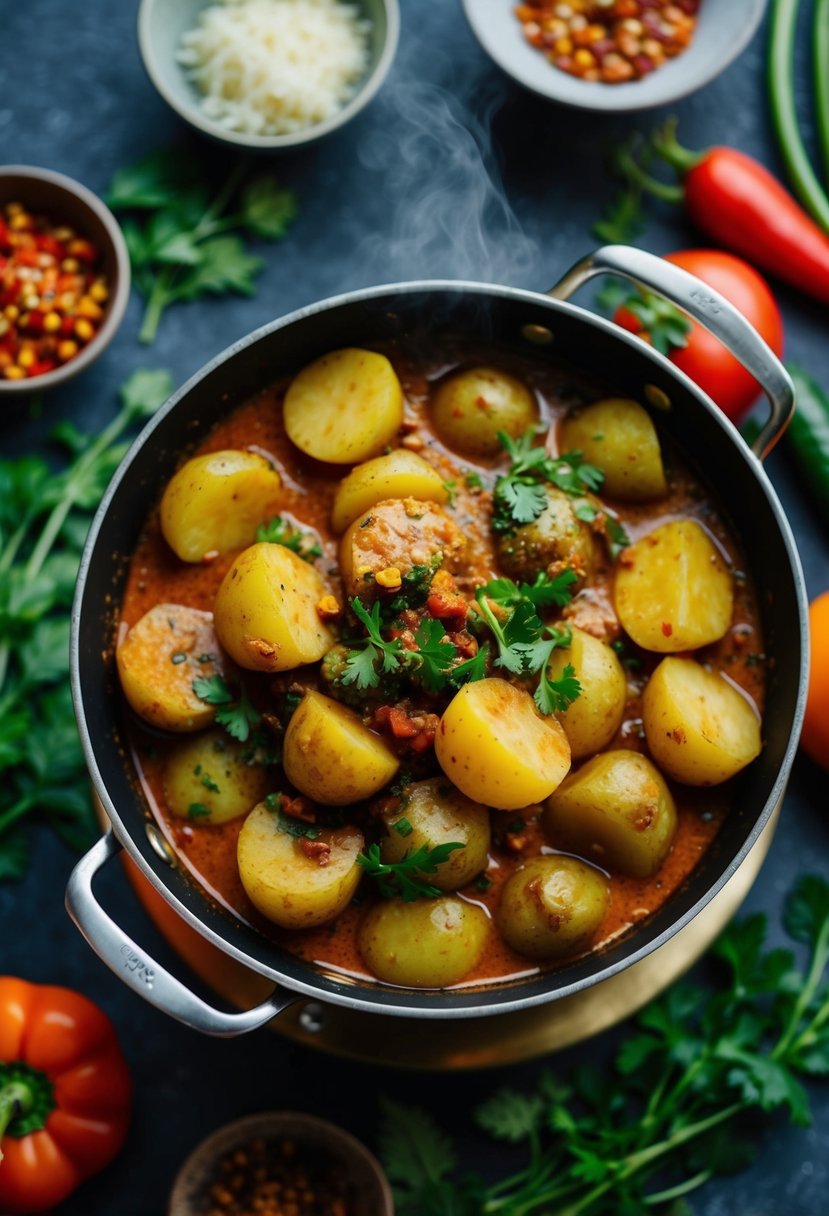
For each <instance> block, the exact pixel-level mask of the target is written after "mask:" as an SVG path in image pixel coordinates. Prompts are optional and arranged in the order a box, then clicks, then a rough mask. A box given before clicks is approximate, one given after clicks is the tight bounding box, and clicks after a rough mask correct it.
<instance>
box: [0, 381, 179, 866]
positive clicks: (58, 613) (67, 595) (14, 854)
mask: <svg viewBox="0 0 829 1216" xmlns="http://www.w3.org/2000/svg"><path fill="white" fill-rule="evenodd" d="M171 389H172V381H171V379H170V376H169V374H168V373H167V372H163V371H143V370H142V371H137V372H134V373H133V374H132V375H131V376H130V377H129V379H128V380H126V381H125V382H124V384H123V385H122V386H121V389H120V391H119V397H120V409H119V410H118V411H117V412H116V414H115V416H114V417H113V418H112V420H111V421H110V422H109V423H108V424H107V425H106V426H105V427H103V428H102V429H101V430H100V431H99V432H98V434H96V435H86V434H84V433H82V432H81V431H80V430H79V429H78V428H77V427H76V426H74V425H73V424H70V423H68V422H64V423H57V424H56V425H55V426H54V428H53V430H52V432H51V439H52V440H53V441H54V443H56V444H57V445H59V447H60V449H61V455H62V459H61V461H60V463H56V464H55V465H51V464H49V463H47V461H45V460H43V459H42V458H41V457H39V456H26V455H23V456H18V457H15V458H8V459H0V881H6V880H12V879H17V878H20V877H21V876H22V875H23V874H24V873H25V871H26V868H27V866H28V860H29V853H28V842H27V835H26V831H25V828H24V826H23V825H24V821H25V820H26V818H27V817H28V816H31V815H34V814H38V815H40V816H42V817H43V818H44V819H45V820H46V821H47V822H48V823H49V824H50V825H51V826H52V827H53V828H54V829H55V831H56V832H57V833H58V835H59V836H60V837H61V838H62V839H63V840H64V841H65V842H66V843H67V844H69V845H70V847H71V848H78V849H83V848H87V847H88V846H89V845H90V844H91V843H92V841H93V840H94V839H95V836H96V834H97V832H98V828H97V827H96V824H95V818H94V814H93V812H92V807H91V804H90V799H89V780H88V775H87V771H86V765H85V762H84V758H83V752H82V750H81V744H80V739H79V738H78V732H77V729H76V726H75V718H74V714H73V711H72V697H71V692H70V689H69V616H70V609H71V604H72V594H73V588H74V585H75V580H76V577H77V573H78V565H79V562H80V557H81V551H82V549H83V546H84V542H85V540H86V534H87V531H88V529H89V524H90V521H91V519H92V512H93V511H94V510H95V508H96V507H97V505H98V502H99V501H100V498H101V495H102V494H103V492H104V490H105V488H106V486H107V484H108V482H109V480H110V478H111V477H112V474H113V472H114V471H115V468H116V467H117V465H118V464H119V462H120V460H121V459H122V457H123V455H124V453H125V451H126V446H127V445H126V444H125V443H124V442H123V436H124V434H125V432H126V431H127V430H128V429H129V428H130V427H132V426H133V425H134V424H135V423H137V422H141V421H143V420H145V419H147V418H149V417H150V416H151V415H152V414H153V413H154V412H155V411H156V409H157V408H158V407H159V406H160V405H161V404H162V402H163V401H164V400H165V398H166V397H168V396H169V394H170V391H171Z"/></svg>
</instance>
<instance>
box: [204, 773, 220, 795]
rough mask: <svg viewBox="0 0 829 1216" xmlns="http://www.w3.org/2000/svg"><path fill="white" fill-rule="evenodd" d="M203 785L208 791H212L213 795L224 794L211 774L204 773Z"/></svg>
mask: <svg viewBox="0 0 829 1216" xmlns="http://www.w3.org/2000/svg"><path fill="white" fill-rule="evenodd" d="M201 783H202V785H203V786H204V788H205V789H206V790H210V792H211V794H221V792H222V791H221V789H220V788H219V786H218V785H217V784H216V782H215V781H214V780H213V778H212V777H211V776H210V774H209V773H202V776H201Z"/></svg>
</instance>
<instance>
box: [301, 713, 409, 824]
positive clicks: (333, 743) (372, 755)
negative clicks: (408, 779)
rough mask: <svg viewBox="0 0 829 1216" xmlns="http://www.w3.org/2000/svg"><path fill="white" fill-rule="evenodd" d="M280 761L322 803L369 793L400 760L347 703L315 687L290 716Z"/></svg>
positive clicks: (336, 802)
mask: <svg viewBox="0 0 829 1216" xmlns="http://www.w3.org/2000/svg"><path fill="white" fill-rule="evenodd" d="M282 763H283V766H284V768H285V774H286V776H287V778H288V780H289V781H290V782H292V784H293V785H295V786H296V788H297V789H298V790H299V791H300V792H301V793H303V794H307V796H308V797H309V798H313V799H314V801H315V802H323V803H325V804H326V805H327V806H348V804H349V803H351V802H361V801H362V800H363V799H364V798H370V797H371V795H372V794H376V793H377V791H378V790H379V789H382V788H383V786H384V785H387V784H388V782H389V781H391V779H392V777H393V776H394V774H395V773H396V772H397V770H398V768H399V766H400V762H399V761H398V759H397V757H396V756H395V754H394V752H393V751H391V750H390V749H389V748H388V747H387V746H386V744H385V743H384V742H383V740H382V739H381V738H380V736H379V735H377V734H375V733H374V731H373V730H369V728H368V727H367V726H364V725H363V723H362V721H361V720H360V718H359V717H358V716H357V714H355V713H354V711H353V710H352V709H348V707H347V706H345V705H341V704H340V703H339V701H332V699H331V698H330V697H324V696H323V695H322V693H319V692H308V693H306V694H305V696H304V697H303V699H302V702H301V704H300V705H299V706H298V707H297V708H296V710H295V711H294V713H293V715H292V716H291V720H290V722H289V723H288V729H287V730H286V732H285V743H284V747H283V755H282Z"/></svg>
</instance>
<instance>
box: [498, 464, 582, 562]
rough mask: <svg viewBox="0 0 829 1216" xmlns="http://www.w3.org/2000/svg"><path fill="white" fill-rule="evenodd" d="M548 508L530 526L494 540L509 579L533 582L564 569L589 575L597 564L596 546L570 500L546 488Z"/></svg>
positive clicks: (550, 488) (521, 527)
mask: <svg viewBox="0 0 829 1216" xmlns="http://www.w3.org/2000/svg"><path fill="white" fill-rule="evenodd" d="M544 492H545V494H546V495H547V506H546V507H545V508H544V510H543V511H542V513H541V514H540V515H539V516H538V518H537V519H534V520H533V521H532V523H529V524H521V525H520V526H519V527H517V528H516V529H515V531H514V532H505V533H502V534H501V535H500V536H499V537H498V540H497V547H496V551H497V554H498V563H499V565H500V566H501V567H502V568H503V570H504V573H505V574H508V575H509V576H510V578H514V579H525V580H526V581H527V582H528V583H531V582H533V580H534V579H535V576H536V575H537V574H538V573H539V571H549V572H550V573H551V574H557V573H558V572H559V570H562V569H564V568H565V567H566V568H568V569H571V570H575V571H576V573H577V574H581V575H589V574H590V572H591V571H592V569H593V567H594V566H595V564H596V542H595V540H594V538H593V533H592V532H591V531H590V528H589V527H588V526H587V524H586V523H584V521H583V520H581V519H579V517H578V516H577V515H576V512H575V509H574V506H573V499H572V498H571V497H570V496H569V495H568V494H565V493H564V491H563V490H557V489H556V488H555V487H554V486H545V487H544Z"/></svg>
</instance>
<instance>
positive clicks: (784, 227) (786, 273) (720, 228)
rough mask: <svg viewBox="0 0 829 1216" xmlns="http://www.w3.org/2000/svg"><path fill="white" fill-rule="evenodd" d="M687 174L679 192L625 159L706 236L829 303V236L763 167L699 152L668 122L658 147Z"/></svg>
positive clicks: (624, 163)
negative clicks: (682, 142)
mask: <svg viewBox="0 0 829 1216" xmlns="http://www.w3.org/2000/svg"><path fill="white" fill-rule="evenodd" d="M652 146H653V148H654V149H655V151H656V152H657V154H658V155H660V156H661V157H663V159H664V160H666V161H668V162H669V163H670V164H671V165H672V166H673V167H674V168H675V169H677V170H678V171H679V173H680V174H681V176H682V186H681V187H672V186H669V185H666V184H665V183H664V182H659V181H656V180H655V179H653V178H652V177H650V176H649V175H648V174H646V173H644V172H643V171H642V170H641V168H640V167H639V166H638V165H636V164H635V162H634V161H633V159H632V157H630V156H625V157H624V159H621V160H620V164H621V167H622V168H623V170H624V171H625V172H629V173H630V177H631V180H633V181H636V182H637V183H638V185H639V186H640V188H642V189H644V190H646V191H649V192H651V193H653V194H656V195H657V196H659V197H661V198H664V199H666V200H667V201H669V202H681V203H684V206H685V210H686V211H687V213H688V216H689V217H690V219H691V220H692V221H693V223H694V224H695V225H696V226H697V227H698V228H699V229H701V231H703V232H705V233H707V234H708V236H710V237H712V238H713V239H714V240H715V241H716V242H717V243H718V244H720V245H723V246H725V247H726V248H727V249H730V250H731V251H732V252H734V253H738V254H741V255H742V256H743V257H744V258H746V259H747V260H748V261H749V262H751V263H752V264H753V265H755V266H759V267H761V268H762V269H764V270H767V271H769V272H770V273H771V274H774V275H777V276H778V277H779V278H781V279H784V280H785V281H786V282H787V283H791V284H792V285H793V286H794V287H797V288H799V289H800V290H801V291H805V292H807V293H808V294H809V295H811V296H814V297H815V299H818V300H820V301H821V302H822V303H824V304H829V236H827V234H826V233H825V232H824V231H823V230H822V229H821V228H819V227H818V225H817V224H816V223H815V222H814V220H813V219H812V218H811V216H809V215H807V214H806V212H805V211H804V210H803V208H802V207H801V206H800V204H799V203H797V202H796V201H795V199H794V198H793V197H792V195H791V194H789V192H788V190H786V188H785V187H784V186H782V185H781V183H780V182H779V181H778V180H777V178H776V177H774V175H773V174H772V173H770V172H769V170H768V169H766V167H765V166H764V165H761V164H760V162H759V161H756V160H754V159H753V158H752V157H750V156H747V155H746V154H745V153H744V152H738V151H737V149H736V148H728V147H717V148H709V149H708V151H707V152H702V153H695V152H690V151H689V150H688V149H687V148H683V147H682V146H681V145H680V144H679V143H678V142H677V139H676V136H675V133H674V124H668V125H666V127H665V128H664V129H663V131H662V132H660V133H658V134H657V136H655V137H654V139H653V141H652Z"/></svg>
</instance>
